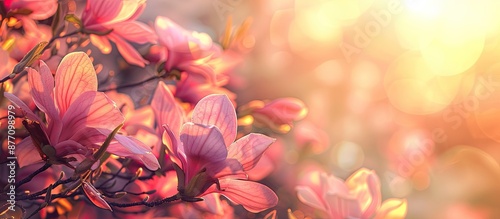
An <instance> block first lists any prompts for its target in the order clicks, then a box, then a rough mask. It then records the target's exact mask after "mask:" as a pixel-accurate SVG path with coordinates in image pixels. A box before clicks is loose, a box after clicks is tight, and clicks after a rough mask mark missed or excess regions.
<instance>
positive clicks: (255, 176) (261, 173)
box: [246, 156, 276, 181]
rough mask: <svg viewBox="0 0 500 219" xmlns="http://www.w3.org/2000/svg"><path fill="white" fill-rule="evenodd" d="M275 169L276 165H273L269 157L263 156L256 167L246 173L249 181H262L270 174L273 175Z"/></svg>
mask: <svg viewBox="0 0 500 219" xmlns="http://www.w3.org/2000/svg"><path fill="white" fill-rule="evenodd" d="M275 168H276V165H275V164H274V163H273V161H272V160H271V158H270V157H269V156H262V157H261V158H260V159H259V162H257V164H256V165H255V167H254V168H252V169H251V170H249V171H246V173H247V174H248V179H249V180H251V181H260V180H262V179H264V178H266V177H267V176H269V174H271V173H272V172H273V171H274V169H275Z"/></svg>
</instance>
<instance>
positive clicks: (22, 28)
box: [0, 0, 406, 218]
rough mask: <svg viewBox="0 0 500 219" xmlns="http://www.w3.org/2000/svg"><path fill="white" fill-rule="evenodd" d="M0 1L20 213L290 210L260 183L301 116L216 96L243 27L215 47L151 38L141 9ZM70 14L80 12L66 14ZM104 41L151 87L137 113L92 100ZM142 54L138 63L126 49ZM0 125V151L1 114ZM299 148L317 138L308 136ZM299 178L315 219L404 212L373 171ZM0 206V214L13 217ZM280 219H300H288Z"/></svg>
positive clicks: (119, 2) (162, 32) (290, 108)
mask: <svg viewBox="0 0 500 219" xmlns="http://www.w3.org/2000/svg"><path fill="white" fill-rule="evenodd" d="M0 4H2V11H1V12H2V14H1V16H2V24H1V47H2V49H1V50H0V62H2V65H1V66H2V69H1V71H2V72H1V74H2V83H3V86H2V88H3V89H4V91H5V93H3V97H2V99H1V100H0V101H1V104H2V108H5V109H6V108H7V107H6V106H7V105H8V104H12V105H14V106H15V107H16V117H17V121H18V122H17V123H16V127H17V130H18V135H17V139H16V150H15V153H16V157H17V164H18V167H19V168H20V169H19V171H18V175H17V176H16V182H15V183H14V184H13V185H14V186H15V188H16V192H17V194H16V200H17V203H16V209H17V211H16V214H17V215H18V216H20V217H24V218H29V217H33V216H37V215H39V216H40V217H42V218H57V217H58V216H61V215H66V216H68V217H77V216H78V217H81V216H82V215H87V216H88V217H91V218H98V216H97V214H100V215H101V214H102V215H105V214H109V215H110V216H115V217H118V218H125V217H137V215H138V214H139V215H144V216H147V217H148V218H153V217H163V216H178V217H187V218H198V217H202V216H203V217H215V218H222V217H232V216H234V215H235V213H234V212H235V211H236V209H235V208H236V207H235V205H241V206H242V207H243V208H244V209H246V211H248V212H252V213H259V212H260V214H262V215H261V216H264V215H265V217H266V218H274V217H275V216H276V215H277V214H282V213H281V212H278V213H277V211H276V210H273V209H277V210H279V209H292V210H293V208H296V207H295V206H280V205H279V199H278V198H279V197H278V196H277V195H276V192H275V191H276V190H278V189H279V188H277V187H276V185H274V184H272V183H271V184H269V186H267V185H265V184H266V182H267V183H270V182H269V181H265V180H264V181H262V183H261V182H258V181H260V180H262V179H264V178H265V177H266V176H268V175H269V174H272V172H273V170H272V168H273V165H272V164H271V163H272V162H270V160H272V159H273V154H272V153H264V152H266V150H268V149H269V148H270V147H272V145H273V143H275V141H277V140H280V139H281V138H283V134H284V133H288V132H290V130H291V129H292V128H293V124H294V122H296V121H298V120H301V119H303V118H304V117H305V116H306V114H307V110H306V108H305V106H304V103H302V101H300V100H298V99H295V98H291V97H286V98H280V99H275V100H272V101H261V100H254V101H251V102H249V103H247V104H244V105H242V106H239V107H238V110H236V109H235V105H236V101H235V100H236V93H233V92H232V91H231V90H229V89H227V88H226V86H227V85H228V83H229V81H230V79H231V78H232V74H231V73H232V70H233V69H234V68H235V67H236V66H237V64H238V63H239V62H240V61H241V60H242V51H241V49H240V48H239V43H240V42H239V40H241V37H242V36H241V34H242V32H244V31H242V30H243V29H244V28H245V27H242V28H240V29H239V30H240V31H235V33H236V34H232V35H231V32H232V31H227V33H228V34H226V35H225V37H223V40H222V43H220V44H217V43H215V42H213V41H212V39H211V38H210V37H209V36H208V35H207V34H205V33H198V32H192V31H188V30H185V29H183V28H182V27H180V26H179V25H177V24H175V23H174V22H172V21H171V20H169V19H168V18H166V17H160V16H159V17H158V18H157V19H156V21H155V23H154V27H150V26H149V25H147V24H144V23H141V22H138V21H136V19H137V18H138V16H140V14H141V13H142V10H143V9H144V7H145V1H142V0H109V1H100V0H88V1H87V2H86V5H78V4H77V3H75V2H73V1H62V2H61V1H59V2H58V1H55V0H53V1H51V0H48V1H25V0H12V1H4V2H2V3H0ZM80 6H82V7H83V6H84V8H83V12H81V13H77V11H79V10H77V9H80V8H79V7H80ZM80 11H82V10H80ZM89 41H90V42H91V43H92V44H93V45H95V46H96V47H97V48H98V49H99V50H100V51H101V53H102V54H103V55H101V54H98V55H96V56H95V58H96V59H95V60H92V58H90V57H89V55H88V54H87V53H85V52H81V48H83V47H85V46H86V44H88V42H89ZM111 42H112V43H113V44H114V45H115V48H116V49H117V50H118V52H119V54H120V55H121V57H122V58H123V59H124V60H125V61H126V62H127V63H128V64H129V65H134V66H138V67H141V68H145V67H147V66H154V67H155V69H156V71H157V72H156V75H155V76H154V77H153V79H155V80H157V82H156V84H155V86H156V89H155V90H154V92H153V93H151V96H152V98H151V100H150V101H149V103H148V104H145V105H142V106H140V107H138V108H135V107H134V101H132V99H131V98H130V97H129V96H128V95H127V94H125V93H118V92H116V90H118V89H119V88H120V87H119V86H120V85H117V87H115V88H112V89H106V90H103V89H101V84H100V81H99V80H98V77H97V76H98V75H97V74H98V73H97V72H96V68H97V67H96V66H94V64H93V62H96V63H101V62H102V60H101V59H106V58H108V57H109V56H106V54H109V53H110V52H112V49H113V48H114V47H113V46H112V43H111ZM141 44H145V45H148V48H149V49H148V51H147V52H140V50H137V49H136V46H137V45H141ZM97 57H99V58H97ZM110 59H112V60H114V59H115V57H110ZM119 74H120V73H117V75H119ZM115 77H116V76H115ZM148 81H149V79H148ZM134 84H141V82H138V83H134ZM129 87H130V86H129ZM132 87H133V86H132ZM3 112H5V110H4V111H3ZM0 122H1V128H2V140H3V147H2V150H3V151H6V138H7V137H6V136H5V135H3V134H4V133H6V131H5V128H6V123H7V122H6V117H4V118H3V120H1V121H0ZM252 130H258V131H259V132H261V133H254V132H253V131H252ZM263 133H264V134H263ZM301 138H302V140H303V141H309V142H312V141H316V139H315V138H316V137H315V133H312V136H302V137H301ZM304 138H308V139H306V140H304ZM2 154H3V155H2V160H5V159H6V156H5V154H6V153H2ZM278 156H280V155H278ZM310 174H311V175H310V176H307V177H305V178H304V179H306V180H302V181H300V182H297V183H295V186H294V191H292V193H295V194H297V195H296V197H297V198H298V199H299V200H300V201H301V202H303V203H304V204H306V205H308V206H310V207H313V208H316V209H318V210H319V211H320V213H318V214H319V215H322V216H328V217H330V218H372V217H375V218H397V217H404V215H405V213H406V201H405V200H400V199H389V200H386V201H385V202H383V203H382V200H381V199H382V198H381V194H380V182H379V179H378V176H377V175H376V174H375V173H374V172H373V171H370V170H367V169H361V170H359V171H357V172H356V173H354V174H353V175H352V176H351V177H350V178H349V179H347V180H346V181H345V182H344V181H342V180H341V179H339V178H336V177H334V176H333V175H331V174H327V173H326V172H321V171H313V172H311V173H310ZM3 180H4V178H2V181H3ZM290 181H292V182H293V180H290ZM2 183H3V184H6V182H2ZM289 183H290V182H289ZM7 186H10V185H7ZM273 186H274V187H273ZM270 187H272V188H273V189H271V188H270ZM5 194H6V192H3V193H2V196H3V195H5ZM221 195H222V196H224V197H225V198H221ZM2 200H4V199H2ZM2 205H3V204H2ZM89 206H95V207H96V208H89ZM5 207H6V205H3V209H2V211H1V214H3V215H12V214H13V212H10V211H9V210H8V209H5ZM78 209H79V210H78ZM82 209H85V210H82ZM89 209H90V210H89ZM100 209H103V210H100ZM240 211H241V209H240ZM285 214H286V213H285ZM102 215H101V216H100V217H99V218H103V216H102ZM311 216H314V215H311ZM288 217H290V218H297V217H298V216H297V214H293V213H292V212H291V211H290V213H288Z"/></svg>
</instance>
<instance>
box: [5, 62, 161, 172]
mask: <svg viewBox="0 0 500 219" xmlns="http://www.w3.org/2000/svg"><path fill="white" fill-rule="evenodd" d="M28 82H29V85H30V88H31V91H30V92H31V95H32V97H33V101H34V102H35V104H36V106H37V107H38V108H39V109H40V111H42V112H43V113H44V114H45V118H46V121H47V122H46V123H45V122H44V120H42V119H41V118H40V117H39V116H38V115H36V114H35V113H34V112H32V111H31V110H30V109H29V108H28V106H27V105H26V104H25V103H24V102H23V101H21V100H20V99H19V98H18V97H16V96H14V95H13V94H11V93H5V97H7V98H8V99H9V100H10V101H11V102H12V103H13V104H14V105H16V106H17V107H18V108H20V109H21V110H22V111H23V113H24V114H25V117H26V120H25V123H26V124H25V126H26V127H27V128H28V131H29V132H30V135H31V136H30V137H27V138H25V139H23V140H22V141H21V142H20V143H19V144H18V145H17V147H16V155H17V158H18V162H19V165H20V166H21V167H23V166H27V165H30V164H33V163H37V162H40V161H41V160H42V158H44V156H53V157H55V158H57V161H54V160H50V162H60V161H65V160H66V161H75V159H76V160H81V159H83V158H84V157H85V156H90V155H92V153H93V150H95V149H96V148H98V147H99V146H100V144H101V143H102V142H103V141H104V139H105V138H106V137H107V136H108V135H109V133H111V130H113V129H115V128H116V127H117V126H119V125H120V124H122V123H123V122H124V117H123V115H122V114H121V113H120V111H119V110H118V108H117V107H116V105H115V103H114V102H113V101H112V100H110V99H109V98H108V97H107V96H106V95H105V94H104V93H102V92H97V77H96V73H95V70H94V67H93V65H92V62H91V60H90V59H89V57H88V56H87V55H86V54H85V53H82V52H75V53H70V54H68V55H67V56H66V57H64V58H63V60H62V61H61V63H60V65H59V67H58V69H57V71H56V74H55V78H54V77H53V76H52V73H51V72H50V69H49V68H48V67H47V65H46V64H45V63H44V62H43V61H41V62H40V69H39V71H37V70H35V69H31V68H30V69H29V70H28ZM115 140H116V141H115V142H113V143H112V144H111V145H110V146H109V147H108V149H107V151H108V152H110V153H112V154H116V155H119V156H125V157H131V158H132V159H136V160H138V161H140V162H142V163H144V164H145V165H146V167H147V168H149V169H152V170H156V169H158V167H159V164H158V161H157V159H156V158H155V156H154V155H153V154H152V153H151V149H150V148H149V147H147V146H145V145H144V144H143V143H141V142H140V141H138V140H136V139H134V138H131V137H127V136H123V135H120V134H117V135H115ZM47 145H49V147H48V148H49V149H50V148H53V149H52V150H49V151H46V150H43V148H44V147H45V148H47ZM36 150H38V153H36ZM54 150H55V151H54ZM51 151H52V152H51ZM48 153H49V154H48ZM50 153H52V154H50ZM66 164H67V163H66Z"/></svg>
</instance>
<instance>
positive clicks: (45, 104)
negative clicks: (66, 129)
mask: <svg viewBox="0 0 500 219" xmlns="http://www.w3.org/2000/svg"><path fill="white" fill-rule="evenodd" d="M28 83H29V85H30V88H31V91H30V93H31V96H32V97H33V101H34V102H35V104H36V106H37V107H38V108H39V109H40V110H42V111H43V112H44V113H46V114H47V115H48V116H49V117H50V119H51V120H53V119H56V120H58V119H59V112H58V110H57V109H56V106H55V102H54V77H53V76H52V73H51V72H50V69H49V67H48V66H47V65H46V64H45V62H43V61H40V72H38V71H36V70H35V69H32V68H30V69H29V70H28Z"/></svg>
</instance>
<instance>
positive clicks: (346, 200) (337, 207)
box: [296, 168, 407, 219]
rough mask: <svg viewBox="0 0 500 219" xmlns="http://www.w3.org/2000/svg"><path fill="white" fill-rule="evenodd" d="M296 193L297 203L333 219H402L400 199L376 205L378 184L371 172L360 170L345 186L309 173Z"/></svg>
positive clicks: (403, 208) (344, 183) (401, 200)
mask: <svg viewBox="0 0 500 219" xmlns="http://www.w3.org/2000/svg"><path fill="white" fill-rule="evenodd" d="M296 190H297V192H298V198H299V200H300V201H301V202H303V203H304V204H306V205H309V206H311V207H314V208H316V209H320V210H322V211H324V212H326V213H327V214H328V216H329V217H330V218H333V219H344V218H359V219H364V218H372V217H373V218H404V217H405V216H406V205H407V204H406V200H404V199H388V200H386V201H384V203H382V205H381V204H380V203H381V199H382V195H381V193H380V180H379V178H378V176H377V175H376V174H375V172H373V171H371V170H368V169H364V168H362V169H360V170H358V171H356V172H355V173H354V174H352V175H351V176H350V177H349V178H348V179H347V180H346V181H345V182H344V181H343V180H341V179H339V178H337V177H335V176H332V175H327V174H326V173H324V172H318V171H316V172H312V173H309V174H308V176H307V177H306V178H305V182H303V183H302V185H300V186H297V187H296Z"/></svg>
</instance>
